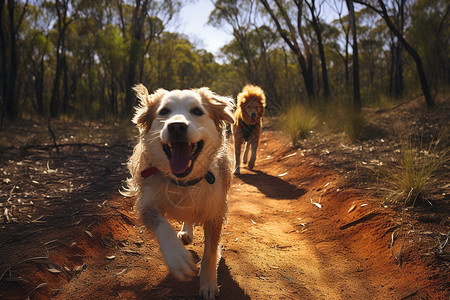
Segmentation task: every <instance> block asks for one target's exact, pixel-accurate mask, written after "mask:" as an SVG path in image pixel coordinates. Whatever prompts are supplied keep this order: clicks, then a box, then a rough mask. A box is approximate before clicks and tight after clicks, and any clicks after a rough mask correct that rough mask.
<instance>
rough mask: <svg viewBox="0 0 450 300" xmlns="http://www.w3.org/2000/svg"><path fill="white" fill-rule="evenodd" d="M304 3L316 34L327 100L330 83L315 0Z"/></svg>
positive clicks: (324, 93)
mask: <svg viewBox="0 0 450 300" xmlns="http://www.w3.org/2000/svg"><path fill="white" fill-rule="evenodd" d="M306 4H307V5H308V7H309V10H310V11H311V18H312V25H313V28H314V32H315V34H316V36H317V45H318V46H319V57H320V64H321V67H322V82H323V95H324V98H325V100H328V98H329V97H330V85H329V83H328V71H327V63H326V59H325V50H324V47H323V42H322V31H321V30H320V24H319V20H318V19H317V16H316V14H315V10H316V9H315V0H312V1H311V4H309V3H308V2H306Z"/></svg>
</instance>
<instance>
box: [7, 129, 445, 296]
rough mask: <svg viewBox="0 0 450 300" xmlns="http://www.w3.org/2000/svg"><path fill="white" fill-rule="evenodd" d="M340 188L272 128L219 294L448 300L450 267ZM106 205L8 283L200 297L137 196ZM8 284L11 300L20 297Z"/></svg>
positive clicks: (240, 211)
mask: <svg viewBox="0 0 450 300" xmlns="http://www.w3.org/2000/svg"><path fill="white" fill-rule="evenodd" d="M343 181H344V179H343V178H342V177H341V176H338V175H337V174H335V173H333V172H332V171H330V170H328V169H326V168H323V167H321V166H320V161H319V160H318V158H314V157H310V156H308V153H307V152H304V151H302V150H299V149H291V148H290V147H289V146H288V142H287V140H286V139H285V138H284V137H283V136H281V135H280V134H278V133H276V132H270V131H266V132H264V134H263V138H262V142H261V146H260V150H259V153H258V159H257V164H256V167H255V170H254V171H250V170H246V169H245V168H244V169H243V170H242V174H241V175H239V176H237V177H235V178H234V179H233V184H232V187H231V191H230V197H229V215H228V222H227V224H226V225H225V227H224V230H223V237H222V244H223V249H222V259H221V261H220V263H219V268H218V270H219V275H218V279H219V285H221V288H220V295H219V297H218V299H233V300H237V299H446V298H447V296H448V295H447V294H446V291H445V287H446V285H448V279H449V278H448V276H447V275H448V272H447V273H446V274H444V273H443V271H442V269H439V268H438V267H435V266H433V265H429V264H427V260H425V259H423V257H424V256H423V255H419V251H417V249H415V248H414V247H413V246H411V245H412V244H411V239H409V238H408V239H407V238H406V236H404V237H402V236H398V235H397V234H394V233H398V231H397V230H398V228H399V226H400V225H399V224H398V222H397V221H396V219H394V218H393V216H392V212H391V211H389V210H387V209H385V208H383V207H382V206H381V204H380V202H379V201H376V200H374V199H370V198H369V197H368V196H366V195H364V194H363V193H362V192H360V191H357V190H353V189H351V188H348V185H345V184H343ZM102 200H103V199H102ZM102 204H103V206H102V207H101V208H100V209H99V210H98V212H97V213H96V215H95V218H94V219H93V220H94V221H92V222H83V223H81V224H79V225H77V226H76V227H73V228H70V229H67V230H60V231H54V232H53V233H51V234H50V233H48V234H44V235H41V236H40V237H39V242H40V245H39V246H40V247H36V249H41V250H42V248H43V247H45V249H46V253H47V255H48V258H46V259H41V260H39V259H36V260H37V261H41V262H42V263H40V264H38V265H31V266H28V269H27V274H23V273H21V272H23V270H25V267H26V266H27V265H26V264H24V265H23V266H22V268H17V270H15V269H14V273H11V274H10V273H8V274H9V275H10V276H9V278H17V277H15V276H19V275H20V274H22V276H24V277H25V278H27V281H28V283H30V285H29V286H28V287H27V289H28V291H30V290H31V292H30V293H29V295H30V298H31V299H46V298H48V297H54V298H56V299H196V298H198V296H197V292H198V287H199V282H198V278H195V279H194V280H193V281H191V282H178V281H176V280H175V279H173V278H172V277H171V276H170V274H169V273H168V271H167V268H166V266H165V265H164V263H163V260H162V256H161V254H160V253H159V250H158V246H157V244H156V242H155V240H154V238H153V237H152V236H151V235H150V234H148V233H147V232H146V231H145V230H144V229H143V228H142V227H141V226H140V225H139V224H138V223H137V221H136V219H135V216H134V215H133V212H132V208H131V207H132V203H131V201H130V200H129V199H125V198H123V197H121V196H118V195H111V196H107V197H106V198H105V200H103V201H102ZM173 224H174V226H179V225H178V224H177V223H173ZM408 234H409V233H408ZM201 237H202V231H201V228H198V227H197V228H195V232H194V243H193V245H191V246H188V249H189V250H191V252H192V254H193V255H194V257H196V258H197V261H198V260H199V256H200V257H201V255H202V250H203V248H202V241H201ZM418 237H420V236H418ZM27 243H28V244H29V245H31V244H32V243H33V242H32V241H31V240H30V241H28V242H27ZM34 244H36V242H34ZM28 249H31V248H30V247H28ZM41 250H40V251H41ZM36 255H37V252H36ZM28 257H30V256H28ZM49 262H50V263H49ZM55 269H56V271H55ZM19 270H21V271H19ZM0 271H1V270H0ZM51 271H53V272H51ZM447 271H448V270H447ZM5 274H6V273H5ZM14 274H16V275H14ZM4 277H7V276H6V275H5V276H4ZM42 282H45V283H47V284H46V285H45V286H41V287H39V289H36V290H34V291H33V290H32V288H33V287H38V286H39V284H40V283H42ZM22 284H23V283H22ZM1 286H3V287H5V283H4V284H3V285H1ZM1 286H0V287H1ZM7 287H8V289H5V291H6V290H7V291H8V292H5V293H4V294H3V296H5V299H8V298H13V297H15V296H17V289H16V288H13V287H11V286H7ZM1 296H2V293H1V292H0V298H1ZM22 296H23V292H22Z"/></svg>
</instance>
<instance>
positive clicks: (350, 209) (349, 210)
mask: <svg viewBox="0 0 450 300" xmlns="http://www.w3.org/2000/svg"><path fill="white" fill-rule="evenodd" d="M355 208H356V204H353V205H352V206H350V208H349V209H348V211H347V213H348V214H349V213H351V212H352V211H354V210H355Z"/></svg>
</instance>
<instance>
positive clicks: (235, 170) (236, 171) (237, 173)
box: [233, 167, 241, 175]
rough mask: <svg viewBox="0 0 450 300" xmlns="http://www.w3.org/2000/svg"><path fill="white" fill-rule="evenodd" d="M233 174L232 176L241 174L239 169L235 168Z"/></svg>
mask: <svg viewBox="0 0 450 300" xmlns="http://www.w3.org/2000/svg"><path fill="white" fill-rule="evenodd" d="M233 174H234V175H239V174H241V168H239V167H237V168H236V169H234V172H233Z"/></svg>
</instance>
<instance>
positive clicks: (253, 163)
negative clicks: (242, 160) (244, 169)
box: [248, 140, 258, 170]
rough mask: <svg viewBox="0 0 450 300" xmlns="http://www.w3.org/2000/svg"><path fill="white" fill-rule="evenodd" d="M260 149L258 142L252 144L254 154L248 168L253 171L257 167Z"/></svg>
mask: <svg viewBox="0 0 450 300" xmlns="http://www.w3.org/2000/svg"><path fill="white" fill-rule="evenodd" d="M257 149H258V140H256V141H253V142H252V154H251V156H250V161H249V162H248V168H249V169H250V170H251V169H253V167H254V166H255V161H256V152H257V151H256V150H257Z"/></svg>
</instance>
